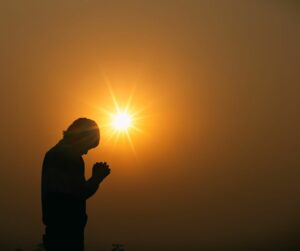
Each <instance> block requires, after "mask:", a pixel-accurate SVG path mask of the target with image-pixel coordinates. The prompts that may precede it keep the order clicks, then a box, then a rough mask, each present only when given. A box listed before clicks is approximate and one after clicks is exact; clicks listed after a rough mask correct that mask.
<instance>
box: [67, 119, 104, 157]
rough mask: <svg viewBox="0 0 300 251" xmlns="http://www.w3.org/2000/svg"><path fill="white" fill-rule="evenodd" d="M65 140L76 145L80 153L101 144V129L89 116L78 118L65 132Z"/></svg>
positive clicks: (84, 152) (73, 145) (76, 149)
mask: <svg viewBox="0 0 300 251" xmlns="http://www.w3.org/2000/svg"><path fill="white" fill-rule="evenodd" d="M63 136H64V137H63V140H64V141H65V142H66V143H67V144H70V145H72V147H74V150H75V151H76V152H78V153H79V154H80V155H83V154H86V153H87V152H88V151H89V150H90V149H92V148H94V147H96V146H98V145H99V142H100V131H99V127H98V125H97V124H96V122H95V121H93V120H90V119H87V118H79V119H76V120H75V121H74V122H73V123H72V124H71V125H70V126H69V127H68V129H67V130H66V131H64V133H63Z"/></svg>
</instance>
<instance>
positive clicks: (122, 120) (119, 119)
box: [112, 112, 132, 132]
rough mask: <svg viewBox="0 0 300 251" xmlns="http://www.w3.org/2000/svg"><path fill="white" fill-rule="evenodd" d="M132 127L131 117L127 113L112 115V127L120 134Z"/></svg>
mask: <svg viewBox="0 0 300 251" xmlns="http://www.w3.org/2000/svg"><path fill="white" fill-rule="evenodd" d="M131 125H132V116H131V115H130V114H128V112H120V113H117V114H113V115H112V127H113V128H114V129H115V130H117V131H120V132H122V131H123V132H127V131H128V130H129V128H130V127H131Z"/></svg>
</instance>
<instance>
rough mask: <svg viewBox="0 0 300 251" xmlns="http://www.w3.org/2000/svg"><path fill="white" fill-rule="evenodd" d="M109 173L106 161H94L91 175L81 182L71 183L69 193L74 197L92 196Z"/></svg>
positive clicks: (86, 197) (84, 197) (85, 197)
mask: <svg viewBox="0 0 300 251" xmlns="http://www.w3.org/2000/svg"><path fill="white" fill-rule="evenodd" d="M109 174H110V169H109V166H108V165H107V164H106V162H104V163H103V162H100V163H96V164H95V165H94V166H93V173H92V177H91V178H90V179H88V180H87V181H85V182H83V183H81V184H73V188H72V189H71V193H72V194H73V195H75V196H76V197H77V196H78V197H80V198H83V199H88V198H90V197H91V196H93V195H94V194H95V193H96V191H97V190H98V188H99V185H100V183H101V182H102V181H103V180H104V179H105V178H106V176H108V175H109Z"/></svg>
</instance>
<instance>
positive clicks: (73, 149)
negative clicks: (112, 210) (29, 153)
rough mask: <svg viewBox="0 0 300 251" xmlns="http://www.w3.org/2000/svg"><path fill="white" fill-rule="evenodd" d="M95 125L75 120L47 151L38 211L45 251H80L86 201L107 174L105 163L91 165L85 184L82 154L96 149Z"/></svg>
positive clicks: (88, 120)
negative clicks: (41, 212) (40, 207)
mask: <svg viewBox="0 0 300 251" xmlns="http://www.w3.org/2000/svg"><path fill="white" fill-rule="evenodd" d="M99 141H100V132H99V128H98V126H97V124H96V123H95V122H94V121H92V120H90V119H86V118H79V119H77V120H75V121H74V122H73V123H72V124H71V125H70V126H69V128H68V129H67V130H66V131H64V134H63V139H62V140H60V141H59V142H58V143H57V144H56V145H55V146H54V147H53V148H52V149H50V150H49V151H48V152H47V153H46V155H45V158H44V162H43V168H42V210H43V223H44V224H45V235H44V236H43V243H44V247H45V250H46V251H60V250H64V251H68V250H70V251H71V250H72V251H83V249H84V227H85V225H86V222H87V215H86V200H87V199H88V198H89V197H91V196H92V195H93V194H94V193H95V192H96V191H97V189H98V187H99V184H100V183H101V182H102V181H103V180H104V179H105V177H106V176H108V175H109V174H110V169H109V166H108V165H107V164H106V162H104V163H103V162H100V163H95V164H94V166H93V171H92V177H91V178H90V179H88V180H85V177H84V161H83V158H82V155H83V154H87V152H88V151H89V150H90V149H92V148H95V147H96V146H98V144H99Z"/></svg>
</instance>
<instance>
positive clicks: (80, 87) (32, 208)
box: [0, 0, 300, 251]
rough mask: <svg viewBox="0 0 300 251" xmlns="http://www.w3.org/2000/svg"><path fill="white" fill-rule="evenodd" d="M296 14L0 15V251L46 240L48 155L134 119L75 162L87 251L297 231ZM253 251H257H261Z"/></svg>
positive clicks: (238, 4)
mask: <svg viewBox="0 0 300 251" xmlns="http://www.w3.org/2000/svg"><path fill="white" fill-rule="evenodd" d="M299 14H300V5H299V3H298V1H292V0H291V1H279V0H278V1H277V0H274V1H271V0H270V1H268V0H263V1H240V0H236V1H222V0H219V1H210V0H207V1H200V0H199V1H197V0H195V1H192V0H184V1H181V0H176V1H175V0H174V1H171V0H161V1H158V0H157V1H156V0H152V1H146V0H145V1H142V0H141V1H138V0H135V1H122V0H120V1H100V0H98V1H96V0H85V1H84V0H81V1H79V0H68V1H62V0H43V1H40V0H39V1H38V0H35V1H29V0H23V1H21V0H19V1H17V0H7V1H5V0H1V1H0V31H1V37H0V55H1V56H0V115H1V127H0V128H1V132H2V133H1V146H0V148H1V149H0V154H1V158H0V160H1V169H0V170H1V171H0V181H1V182H0V186H1V187H0V188H1V189H0V198H1V214H0V222H1V228H0V248H1V250H13V249H14V248H17V247H21V248H24V249H26V250H32V249H33V247H34V246H35V245H36V244H37V243H38V242H40V241H41V235H42V232H43V225H42V222H41V205H40V175H41V164H42V160H43V157H44V154H45V152H46V151H47V150H48V149H49V148H50V147H52V146H53V145H54V144H56V142H57V141H58V140H60V139H61V136H62V131H63V130H65V129H66V128H67V127H68V125H69V124H70V123H71V122H72V121H73V120H74V119H76V118H78V117H89V118H91V119H94V120H96V121H97V122H98V123H99V125H100V127H101V123H102V122H103V120H104V118H103V114H101V112H100V108H101V107H102V108H103V107H105V108H108V109H111V108H113V105H112V100H111V97H110V93H109V90H108V88H107V82H109V83H110V85H111V87H112V88H113V90H114V92H115V95H116V97H117V98H118V100H119V101H120V102H121V103H122V102H125V101H126V99H127V98H128V96H129V95H130V93H131V91H132V89H133V88H134V87H135V92H134V95H133V100H132V104H133V105H134V107H135V108H137V109H139V108H143V109H144V110H143V112H142V115H143V116H144V117H145V118H144V120H143V121H141V123H140V125H139V126H140V128H141V129H142V130H143V131H144V133H143V134H135V135H132V140H133V144H134V146H135V149H136V155H135V154H133V152H132V150H131V148H130V146H129V145H128V144H126V142H122V141H119V142H114V141H111V142H107V140H106V134H105V133H104V131H103V133H102V143H103V144H102V145H101V146H100V147H98V148H97V149H94V150H92V151H91V152H90V154H88V155H87V156H85V157H84V158H85V162H86V176H87V177H88V176H90V174H91V166H92V164H93V163H94V162H96V161H108V162H109V163H110V166H111V169H112V174H111V176H110V177H109V179H107V180H106V181H105V182H104V183H103V184H102V185H101V189H100V191H99V192H98V193H97V194H96V195H95V196H94V197H93V198H91V199H90V200H89V201H88V215H89V222H88V225H87V228H86V247H87V248H88V250H96V249H97V248H98V249H99V248H102V250H109V249H110V247H111V243H115V242H117V243H123V244H124V245H125V247H126V250H131V251H136V250H187V251H189V250H200V249H201V248H203V250H221V249H222V248H224V249H226V248H227V249H230V250H235V249H242V250H248V249H249V250H251V248H257V247H263V248H264V247H269V248H270V247H275V246H276V247H279V248H280V250H283V249H282V247H286V245H287V244H288V245H296V244H295V243H296V241H297V233H299V232H300V229H299V226H300V213H299V212H300V196H299V192H300V183H299V178H300V169H299V167H300V154H299V151H300V131H299V127H300V119H299V107H300V99H299V95H300V76H299V61H300V47H299V45H300V35H299V34H300V33H299V27H300V15H299ZM255 250H257V249H255Z"/></svg>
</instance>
